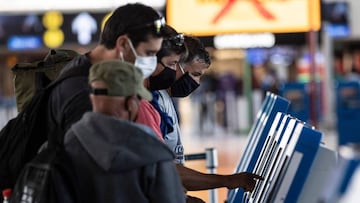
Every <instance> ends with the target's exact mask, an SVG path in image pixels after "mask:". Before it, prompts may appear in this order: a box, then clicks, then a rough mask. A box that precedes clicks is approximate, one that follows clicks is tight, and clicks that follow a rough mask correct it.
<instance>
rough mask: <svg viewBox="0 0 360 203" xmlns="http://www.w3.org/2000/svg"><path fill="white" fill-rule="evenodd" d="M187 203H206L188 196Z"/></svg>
mask: <svg viewBox="0 0 360 203" xmlns="http://www.w3.org/2000/svg"><path fill="white" fill-rule="evenodd" d="M186 203H205V201H203V200H202V199H200V198H197V197H193V196H189V195H187V196H186Z"/></svg>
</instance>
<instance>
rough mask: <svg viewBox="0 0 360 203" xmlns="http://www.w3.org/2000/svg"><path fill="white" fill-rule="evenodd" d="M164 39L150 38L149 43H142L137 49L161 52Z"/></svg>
mask: <svg viewBox="0 0 360 203" xmlns="http://www.w3.org/2000/svg"><path fill="white" fill-rule="evenodd" d="M162 41H163V38H155V37H150V38H149V39H148V40H147V41H143V42H140V43H139V44H138V46H137V47H136V49H143V50H147V51H159V50H160V48H161V43H162Z"/></svg>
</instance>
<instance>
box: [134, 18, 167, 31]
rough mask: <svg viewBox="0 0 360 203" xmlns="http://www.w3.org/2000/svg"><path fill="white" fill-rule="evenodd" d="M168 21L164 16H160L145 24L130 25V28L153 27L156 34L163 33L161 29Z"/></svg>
mask: <svg viewBox="0 0 360 203" xmlns="http://www.w3.org/2000/svg"><path fill="white" fill-rule="evenodd" d="M165 24H166V21H165V18H164V17H160V18H159V19H156V20H155V21H153V22H150V23H146V24H143V25H137V26H134V27H130V28H129V30H136V29H140V28H146V27H153V28H154V31H155V33H156V34H161V29H162V28H163V27H164V26H165Z"/></svg>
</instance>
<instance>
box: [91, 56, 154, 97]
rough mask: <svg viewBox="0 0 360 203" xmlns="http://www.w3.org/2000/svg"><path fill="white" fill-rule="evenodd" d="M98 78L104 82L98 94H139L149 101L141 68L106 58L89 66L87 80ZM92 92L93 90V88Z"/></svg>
mask: <svg viewBox="0 0 360 203" xmlns="http://www.w3.org/2000/svg"><path fill="white" fill-rule="evenodd" d="M95 80H100V81H103V82H104V83H105V84H106V86H107V87H106V88H105V89H102V90H101V91H100V92H98V93H99V94H102V95H108V96H124V97H126V96H131V95H139V96H140V97H141V98H144V99H146V100H149V101H151V99H152V95H151V93H150V92H149V91H148V90H147V89H146V88H145V87H144V80H143V76H142V73H141V70H140V69H138V68H136V67H135V66H134V65H133V64H131V63H128V62H123V61H120V60H106V61H102V62H99V63H96V64H94V65H92V66H91V68H90V73H89V82H90V83H91V82H92V81H95ZM93 93H94V90H93Z"/></svg>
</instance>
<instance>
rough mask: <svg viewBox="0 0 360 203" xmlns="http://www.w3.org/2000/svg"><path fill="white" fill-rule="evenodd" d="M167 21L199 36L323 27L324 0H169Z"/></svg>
mask: <svg viewBox="0 0 360 203" xmlns="http://www.w3.org/2000/svg"><path fill="white" fill-rule="evenodd" d="M166 10H167V23H168V24H169V25H171V26H173V27H174V28H175V29H177V30H178V31H180V32H184V33H188V34H194V35H198V36H209V35H217V34H234V33H243V32H246V33H253V32H273V33H289V32H306V31H309V30H319V29H320V25H321V23H320V0H168V3H167V8H166Z"/></svg>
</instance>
